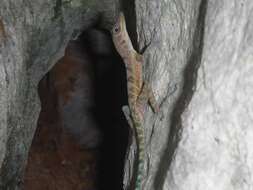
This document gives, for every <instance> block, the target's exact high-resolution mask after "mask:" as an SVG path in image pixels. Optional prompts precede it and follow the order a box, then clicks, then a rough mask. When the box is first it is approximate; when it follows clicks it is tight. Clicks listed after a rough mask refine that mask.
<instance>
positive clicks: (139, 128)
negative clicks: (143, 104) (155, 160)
mask: <svg viewBox="0 0 253 190" xmlns="http://www.w3.org/2000/svg"><path fill="white" fill-rule="evenodd" d="M135 126H136V136H137V152H138V168H137V175H136V181H135V190H141V185H142V181H143V175H144V148H145V139H144V129H143V125H142V124H141V123H136V125H135Z"/></svg>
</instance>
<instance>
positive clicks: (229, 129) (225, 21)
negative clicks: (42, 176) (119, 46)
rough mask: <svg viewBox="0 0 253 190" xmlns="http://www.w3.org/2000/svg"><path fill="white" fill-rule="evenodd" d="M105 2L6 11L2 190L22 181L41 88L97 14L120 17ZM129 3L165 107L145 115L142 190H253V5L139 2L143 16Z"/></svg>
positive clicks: (0, 53)
mask: <svg viewBox="0 0 253 190" xmlns="http://www.w3.org/2000/svg"><path fill="white" fill-rule="evenodd" d="M98 2H99V3H98ZM98 2H96V1H95V0H94V1H88V0H86V1H85V0H72V1H71V0H70V1H66V0H55V1H51V0H33V1H31V0H30V1H28V0H27V1H22V0H18V1H17V0H2V1H1V2H0V189H11V190H12V189H18V184H19V183H20V181H21V179H20V177H21V176H22V175H21V174H22V172H23V168H24V164H25V160H26V158H27V151H28V149H29V146H30V143H31V139H32V136H33V133H34V130H35V126H36V125H35V124H36V120H37V117H38V112H39V104H38V98H37V84H38V81H39V79H40V78H41V77H42V76H43V74H44V73H45V72H46V71H48V70H49V68H51V67H52V65H53V64H54V63H56V61H57V60H58V59H59V58H60V57H61V56H62V54H63V50H64V48H65V46H66V43H67V42H68V41H69V39H70V38H73V37H75V36H76V35H77V34H79V33H80V32H81V31H82V30H84V29H85V27H87V26H89V25H90V24H91V23H92V22H93V21H94V19H95V20H96V18H97V15H98V14H97V13H98V12H101V10H107V11H102V12H104V13H106V14H102V18H103V19H104V22H105V23H107V21H108V20H110V19H111V18H112V17H114V12H115V7H117V6H114V5H115V4H114V3H113V0H108V1H106V3H105V4H104V1H102V2H101V1H98ZM123 2H125V3H123V5H124V4H125V9H124V10H125V11H129V12H125V13H126V16H127V18H128V21H130V20H131V23H128V24H129V25H130V34H131V38H132V39H133V41H134V44H135V46H138V47H139V49H143V48H144V49H145V47H146V45H148V44H149V43H150V42H151V44H150V46H148V47H147V48H146V51H145V52H144V56H145V60H146V61H145V65H144V67H145V71H146V72H145V73H146V78H147V79H148V80H149V81H150V82H151V84H152V87H153V89H154V90H155V94H156V97H157V98H158V101H159V103H160V105H161V113H160V114H158V115H154V114H153V113H152V111H151V110H150V108H147V110H146V112H145V119H146V120H145V132H146V133H145V137H146V152H147V157H146V160H145V173H146V175H145V179H146V180H145V181H144V183H143V189H145V190H153V189H154V190H160V189H164V190H186V189H187V190H196V189H207V190H209V189H210V190H213V189H219V190H226V189H229V190H231V189H235V190H239V189H240V190H242V189H243V190H244V189H245V190H250V189H253V178H252V173H251V171H252V170H253V161H252V160H253V151H252V145H253V144H252V137H253V131H252V123H253V100H252V98H251V95H252V94H253V84H252V83H253V77H252V72H253V64H252V61H253V2H252V0H212V1H211V0H177V1H168V0H135V8H136V15H134V14H132V13H133V7H132V6H131V5H126V4H127V2H129V3H130V2H131V3H134V2H133V1H132V0H131V1H123ZM127 7H128V8H129V7H130V9H128V8H127ZM130 10H131V11H132V12H130ZM134 16H136V20H135V17H134ZM103 19H102V20H103ZM135 24H136V28H135ZM105 25H106V24H105ZM137 41H138V43H136V42H137ZM137 44H138V45H137ZM134 150H135V144H134V143H133V144H132V146H131V150H130V151H129V155H128V157H127V159H126V167H125V180H124V184H125V189H127V187H129V185H130V181H131V177H132V173H133V169H132V168H133V155H134Z"/></svg>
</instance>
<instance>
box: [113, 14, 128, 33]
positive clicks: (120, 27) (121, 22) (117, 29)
mask: <svg viewBox="0 0 253 190" xmlns="http://www.w3.org/2000/svg"><path fill="white" fill-rule="evenodd" d="M125 28H126V21H125V16H124V14H123V13H122V12H120V14H119V17H118V19H117V22H116V23H115V25H114V26H113V28H112V34H113V35H119V34H120V33H121V31H124V30H125Z"/></svg>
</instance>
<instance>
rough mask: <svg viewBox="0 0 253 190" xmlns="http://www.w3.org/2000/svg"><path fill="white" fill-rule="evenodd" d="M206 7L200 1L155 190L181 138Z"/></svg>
mask: <svg viewBox="0 0 253 190" xmlns="http://www.w3.org/2000/svg"><path fill="white" fill-rule="evenodd" d="M207 5H208V0H202V1H201V3H200V6H199V15H198V19H197V25H196V28H195V32H194V36H193V41H192V48H191V49H192V51H191V52H189V53H190V55H189V59H188V63H187V64H186V68H185V70H184V85H183V88H182V93H181V95H180V97H179V98H178V100H177V102H176V104H175V107H174V111H173V112H172V116H171V129H170V133H169V137H168V142H167V148H166V149H165V151H164V153H163V155H162V157H161V161H160V163H159V167H158V171H157V173H156V178H155V182H154V189H157V190H161V189H162V188H163V185H164V183H165V179H166V176H167V172H168V170H169V168H170V165H171V162H172V159H173V155H174V152H175V150H176V148H177V145H178V143H179V141H180V138H181V128H182V124H181V115H182V113H183V112H184V110H185V108H186V107H187V105H188V104H189V102H190V101H191V99H192V96H193V93H194V91H195V84H196V80H197V71H198V68H199V66H200V63H201V58H202V51H203V40H204V26H205V16H206V10H207Z"/></svg>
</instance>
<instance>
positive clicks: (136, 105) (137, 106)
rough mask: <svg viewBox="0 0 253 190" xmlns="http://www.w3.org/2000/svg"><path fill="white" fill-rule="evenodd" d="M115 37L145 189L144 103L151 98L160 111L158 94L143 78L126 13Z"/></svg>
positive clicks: (138, 182) (137, 187)
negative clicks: (128, 29) (127, 25)
mask: <svg viewBox="0 0 253 190" xmlns="http://www.w3.org/2000/svg"><path fill="white" fill-rule="evenodd" d="M111 33H112V39H113V43H114V45H115V48H116V50H117V52H118V53H119V55H120V56H121V57H122V59H123V61H124V64H125V67H126V73H127V92H128V104H129V107H127V106H124V107H123V111H124V114H125V116H126V118H127V120H128V122H129V125H130V126H131V127H132V129H133V130H134V132H135V135H136V140H137V153H138V168H137V171H136V172H137V175H136V176H137V178H136V182H135V190H141V186H142V181H143V173H144V159H145V158H144V154H145V152H144V151H145V150H144V148H145V137H144V126H143V121H144V118H143V111H144V106H145V105H146V104H147V103H148V102H149V104H150V106H151V107H152V109H153V111H154V112H158V111H159V107H158V105H157V103H156V100H155V97H154V94H153V92H152V90H151V88H150V86H149V84H148V83H147V82H146V81H143V74H142V64H143V56H142V55H140V54H139V53H137V52H136V50H135V49H134V48H133V45H132V42H131V40H130V37H129V35H128V32H127V29H126V21H125V17H124V14H123V13H120V14H119V17H118V19H117V21H116V23H115V25H114V26H113V28H112V31H111Z"/></svg>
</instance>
